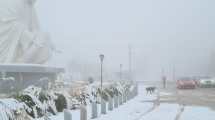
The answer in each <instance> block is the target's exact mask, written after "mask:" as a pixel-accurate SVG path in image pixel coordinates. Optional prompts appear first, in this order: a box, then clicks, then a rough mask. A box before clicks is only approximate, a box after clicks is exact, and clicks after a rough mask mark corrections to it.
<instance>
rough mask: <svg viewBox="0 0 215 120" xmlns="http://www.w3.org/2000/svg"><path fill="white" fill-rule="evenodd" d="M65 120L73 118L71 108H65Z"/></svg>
mask: <svg viewBox="0 0 215 120" xmlns="http://www.w3.org/2000/svg"><path fill="white" fill-rule="evenodd" d="M64 120H72V114H71V113H70V111H69V110H66V109H65V110H64Z"/></svg>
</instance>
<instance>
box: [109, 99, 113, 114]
mask: <svg viewBox="0 0 215 120" xmlns="http://www.w3.org/2000/svg"><path fill="white" fill-rule="evenodd" d="M108 110H109V111H112V110H113V98H112V97H109V99H108Z"/></svg>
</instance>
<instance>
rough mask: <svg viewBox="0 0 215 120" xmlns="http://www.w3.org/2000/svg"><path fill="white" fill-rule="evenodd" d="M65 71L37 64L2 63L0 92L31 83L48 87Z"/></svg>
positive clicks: (24, 86)
mask: <svg viewBox="0 0 215 120" xmlns="http://www.w3.org/2000/svg"><path fill="white" fill-rule="evenodd" d="M64 71H65V70H64V69H63V68H56V67H50V66H44V65H37V64H36V65H35V64H4V65H0V93H11V92H16V91H20V90H22V89H25V88H26V87H28V86H30V85H34V86H38V87H41V88H44V89H48V87H49V84H51V83H52V85H53V83H55V81H56V80H57V79H58V78H59V77H58V76H59V75H60V74H62V73H64Z"/></svg>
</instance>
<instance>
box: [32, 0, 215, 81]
mask: <svg viewBox="0 0 215 120" xmlns="http://www.w3.org/2000/svg"><path fill="white" fill-rule="evenodd" d="M214 5H215V1H213V0H38V3H37V6H36V7H37V10H38V15H39V19H40V23H41V28H42V29H43V30H44V31H48V32H50V34H51V38H52V40H53V41H54V43H55V45H56V47H57V48H58V49H60V50H62V51H63V53H62V54H60V55H57V57H56V56H55V58H54V59H55V62H54V63H56V64H62V65H65V63H66V62H67V61H69V60H72V59H76V60H79V59H81V60H82V61H86V62H92V63H95V64H97V63H99V58H98V55H99V54H100V53H103V54H105V65H106V66H108V67H109V68H111V69H112V70H114V71H117V70H118V68H119V64H120V63H122V64H123V65H124V66H125V67H124V69H127V68H128V67H127V66H128V45H129V44H131V45H132V49H133V52H132V53H133V69H134V72H136V73H137V74H138V75H139V76H140V78H141V77H142V79H158V76H160V74H161V68H163V69H164V70H165V74H167V75H168V76H169V77H172V76H171V74H172V70H173V66H174V67H175V71H176V74H177V76H185V75H200V74H201V75H205V74H207V72H208V71H207V70H208V68H207V66H208V64H209V61H210V60H209V58H210V54H211V52H212V51H215V48H214V45H215V40H214V39H215V34H214V33H215V13H214V11H215V8H214ZM170 79H171V78H170Z"/></svg>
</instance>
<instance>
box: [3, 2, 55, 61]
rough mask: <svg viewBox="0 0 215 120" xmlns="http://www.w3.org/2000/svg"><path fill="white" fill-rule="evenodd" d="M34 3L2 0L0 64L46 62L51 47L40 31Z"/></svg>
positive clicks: (46, 36) (45, 36) (46, 37)
mask: <svg viewBox="0 0 215 120" xmlns="http://www.w3.org/2000/svg"><path fill="white" fill-rule="evenodd" d="M32 1H34V0H0V63H36V64H42V63H45V62H46V61H47V60H48V59H49V58H50V55H51V52H52V48H53V46H52V44H51V42H50V40H49V37H48V35H47V34H45V33H42V32H41V31H40V30H39V26H38V21H37V18H36V14H35V9H34V4H31V2H32Z"/></svg>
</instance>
